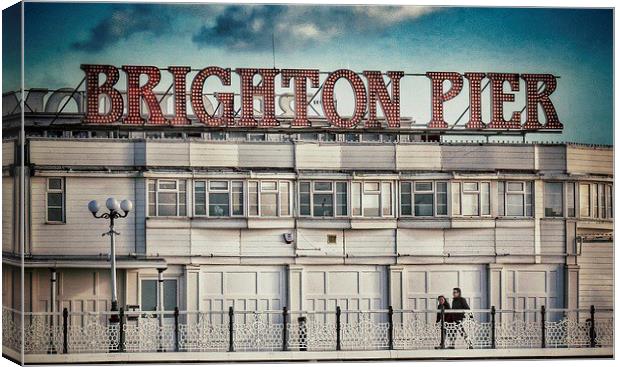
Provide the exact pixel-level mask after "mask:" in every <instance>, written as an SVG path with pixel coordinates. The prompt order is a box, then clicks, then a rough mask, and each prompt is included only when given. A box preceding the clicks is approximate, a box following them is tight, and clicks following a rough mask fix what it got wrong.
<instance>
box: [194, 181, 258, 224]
mask: <svg viewBox="0 0 620 367" xmlns="http://www.w3.org/2000/svg"><path fill="white" fill-rule="evenodd" d="M199 182H202V183H204V185H205V192H204V196H205V198H204V199H205V200H204V201H205V214H196V184H197V183H199ZM211 182H226V186H227V189H226V190H223V189H213V190H212V189H211ZM237 182H240V183H241V194H242V196H243V199H242V200H241V205H242V213H241V214H234V210H233V184H234V183H237ZM211 193H214V194H224V193H226V194H228V213H229V214H228V215H211V214H210V208H209V204H210V202H211V200H210V198H209V194H211ZM192 194H193V196H192V199H193V200H192V215H193V216H194V217H197V218H205V217H207V218H242V217H244V216H245V215H246V205H245V197H246V185H245V181H244V180H239V179H229V178H222V179H218V178H200V179H194V180H193V185H192Z"/></svg>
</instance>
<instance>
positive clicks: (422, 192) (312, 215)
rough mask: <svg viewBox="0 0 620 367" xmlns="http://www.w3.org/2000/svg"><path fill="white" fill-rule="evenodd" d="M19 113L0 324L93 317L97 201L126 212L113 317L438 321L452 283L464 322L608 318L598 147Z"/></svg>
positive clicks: (104, 250) (99, 285) (607, 249)
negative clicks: (401, 313) (5, 313)
mask: <svg viewBox="0 0 620 367" xmlns="http://www.w3.org/2000/svg"><path fill="white" fill-rule="evenodd" d="M7 98H8V97H7V96H5V99H7ZM5 102H6V101H5ZM5 105H7V103H5ZM30 105H32V106H35V107H34V110H33V112H31V113H26V114H25V119H26V129H25V131H26V142H25V144H24V146H23V149H24V155H23V157H24V167H25V168H24V170H23V171H22V170H21V168H20V163H21V162H20V157H21V152H20V150H21V146H20V144H19V139H18V137H17V131H18V128H17V127H18V126H19V115H11V114H5V119H6V121H7V122H5V138H4V140H3V146H2V149H3V156H2V157H3V185H2V189H3V192H2V195H3V196H2V197H3V201H2V202H3V208H2V213H3V224H2V225H3V239H2V246H3V283H4V284H3V288H2V289H3V294H2V296H3V306H4V307H5V308H6V309H16V310H19V309H22V307H23V310H24V311H25V312H34V313H37V312H59V311H60V310H63V309H65V308H66V309H67V310H68V311H69V312H75V313H80V312H104V311H109V310H110V306H111V298H112V297H111V284H110V261H109V253H110V247H109V239H108V238H107V237H102V236H101V234H102V233H103V232H105V231H107V229H108V228H107V222H105V221H102V220H100V219H95V218H94V217H93V216H92V215H91V213H90V212H89V211H88V209H87V204H88V202H89V201H90V200H93V199H96V200H98V201H99V202H103V201H105V199H106V198H108V197H115V198H117V199H119V200H120V199H129V200H131V201H133V203H134V209H133V210H132V211H131V212H130V213H129V215H128V216H127V217H126V218H123V219H118V220H117V221H116V230H117V231H118V232H119V233H120V235H119V236H117V241H116V255H117V256H116V257H117V266H118V270H117V280H118V293H119V294H118V296H119V305H120V306H121V307H122V308H123V309H124V310H133V311H145V312H147V311H154V310H158V311H161V310H162V307H163V310H165V311H172V310H174V309H175V307H176V308H178V309H179V310H182V311H188V312H193V311H199V312H219V311H221V312H222V313H225V312H227V311H228V310H229V308H230V307H233V309H234V310H235V311H236V312H238V311H241V312H244V311H250V312H251V311H266V310H282V309H283V308H284V307H286V308H287V310H289V311H290V312H297V311H305V312H334V311H335V309H336V307H340V308H341V309H342V310H343V311H345V312H346V311H360V310H362V311H367V310H385V309H388V308H389V307H391V308H393V309H395V310H435V309H436V307H437V306H436V299H437V297H438V296H439V295H445V296H446V297H448V298H450V296H451V292H452V288H454V287H459V288H461V289H462V292H463V296H464V297H465V298H466V299H467V301H468V303H469V305H470V306H471V308H472V309H490V308H491V307H494V308H496V309H497V310H538V309H540V308H541V306H545V307H546V308H548V309H586V308H589V307H591V306H594V307H595V308H597V309H610V308H612V307H613V149H612V148H611V147H603V146H584V145H577V144H534V143H464V142H452V143H450V142H439V141H432V140H437V137H434V138H430V139H429V138H428V136H426V135H414V134H411V133H407V132H405V131H386V132H381V131H368V130H367V131H364V132H359V133H358V132H356V131H355V130H352V131H330V130H329V129H325V128H320V129H314V130H309V131H308V132H298V131H295V129H291V128H288V129H287V128H282V129H277V130H275V131H274V130H261V129H254V130H252V129H251V128H250V129H245V130H243V129H240V128H236V129H235V128H231V129H227V130H226V129H213V130H207V129H204V128H196V127H195V126H191V127H186V128H180V127H159V128H157V127H148V128H147V127H131V126H122V125H110V126H96V125H83V124H82V123H81V117H82V115H81V114H80V113H75V114H65V115H60V116H59V115H58V114H56V115H54V114H51V113H46V112H45V111H44V110H43V109H41V110H37V108H36V100H32V101H30ZM11 124H13V125H11ZM423 140H426V141H423ZM428 140H431V141H428ZM21 175H23V178H24V189H23V192H22V190H21V188H20V177H21ZM22 194H23V198H24V200H25V208H26V209H25V211H24V212H22V211H21V210H20V205H19V203H20V196H22ZM22 228H23V233H24V236H23V244H24V248H23V255H24V256H23V266H24V273H23V276H24V277H23V287H24V293H23V296H22V293H21V279H22V278H21V271H22V270H21V265H22V256H21V253H22V249H21V243H22V241H21V240H22V237H21V236H20V229H22ZM159 272H162V275H163V285H162V286H159V283H158V273H159ZM52 279H56V280H55V284H52ZM158 305H159V306H158ZM429 315H430V316H429V317H431V318H433V319H434V317H435V314H434V313H432V314H429Z"/></svg>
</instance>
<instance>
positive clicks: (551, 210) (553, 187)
mask: <svg viewBox="0 0 620 367" xmlns="http://www.w3.org/2000/svg"><path fill="white" fill-rule="evenodd" d="M563 186H564V184H563V183H561V182H545V200H544V203H545V217H561V216H562V203H563V202H564V198H563V196H562V192H563V189H564V187H563Z"/></svg>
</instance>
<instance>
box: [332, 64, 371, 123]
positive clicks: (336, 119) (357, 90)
mask: <svg viewBox="0 0 620 367" xmlns="http://www.w3.org/2000/svg"><path fill="white" fill-rule="evenodd" d="M340 78H345V79H346V80H347V81H348V82H349V84H350V85H351V88H353V98H354V99H355V101H354V102H355V110H354V111H353V116H352V117H351V118H350V119H348V120H347V119H344V118H342V117H340V115H338V111H336V104H335V103H334V86H335V85H336V82H337V81H338V79H340ZM321 99H322V100H323V111H324V112H325V116H326V117H327V119H328V120H329V121H330V122H331V124H332V125H334V126H336V127H341V128H350V127H353V126H355V125H357V124H358V123H359V122H360V121H361V120H362V118H363V117H364V113H365V112H366V87H364V82H363V81H362V78H360V77H359V76H357V74H355V72H353V71H351V70H347V69H340V70H336V71H334V72H333V73H331V74H330V75H329V76H328V77H327V79H326V80H325V82H324V83H323V94H322V96H321Z"/></svg>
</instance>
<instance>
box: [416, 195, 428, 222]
mask: <svg viewBox="0 0 620 367" xmlns="http://www.w3.org/2000/svg"><path fill="white" fill-rule="evenodd" d="M414 200H415V215H416V216H420V217H430V216H432V215H433V194H415V197H414Z"/></svg>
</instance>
